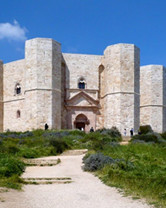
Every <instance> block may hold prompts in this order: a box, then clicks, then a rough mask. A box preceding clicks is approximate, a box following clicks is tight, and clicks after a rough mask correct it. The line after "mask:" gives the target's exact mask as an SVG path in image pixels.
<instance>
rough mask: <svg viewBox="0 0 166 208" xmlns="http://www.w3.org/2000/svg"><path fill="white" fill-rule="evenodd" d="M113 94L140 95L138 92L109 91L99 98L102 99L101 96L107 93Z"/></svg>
mask: <svg viewBox="0 0 166 208" xmlns="http://www.w3.org/2000/svg"><path fill="white" fill-rule="evenodd" d="M115 94H133V95H139V96H140V94H139V93H137V92H111V93H107V94H105V95H104V96H103V97H100V99H103V98H105V97H107V96H108V95H115Z"/></svg>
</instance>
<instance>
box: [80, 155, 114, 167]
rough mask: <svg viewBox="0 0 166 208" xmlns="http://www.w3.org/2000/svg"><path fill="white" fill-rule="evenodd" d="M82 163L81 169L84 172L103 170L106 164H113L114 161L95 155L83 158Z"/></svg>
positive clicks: (107, 157)
mask: <svg viewBox="0 0 166 208" xmlns="http://www.w3.org/2000/svg"><path fill="white" fill-rule="evenodd" d="M83 162H84V166H83V169H84V170H85V171H96V170H99V169H101V168H103V167H104V165H106V164H111V163H114V160H113V159H112V158H111V157H109V156H105V155H103V154H101V153H96V154H93V155H90V156H89V157H88V158H84V159H83Z"/></svg>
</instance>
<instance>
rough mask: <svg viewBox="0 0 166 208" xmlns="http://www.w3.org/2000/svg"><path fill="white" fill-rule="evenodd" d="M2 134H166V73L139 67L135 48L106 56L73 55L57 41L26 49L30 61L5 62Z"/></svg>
mask: <svg viewBox="0 0 166 208" xmlns="http://www.w3.org/2000/svg"><path fill="white" fill-rule="evenodd" d="M0 98H1V99H0V131H6V130H11V131H26V130H32V129H38V128H44V124H45V123H47V124H48V125H49V128H50V129H75V128H78V129H82V128H83V129H85V131H89V130H90V128H91V127H93V128H94V129H98V128H103V127H105V128H111V127H112V126H116V127H117V128H118V129H119V130H120V131H121V132H122V133H123V132H124V129H126V130H127V132H128V134H129V130H130V129H131V128H133V129H134V131H135V132H137V130H138V128H139V125H145V124H149V125H151V126H152V128H153V129H154V131H157V132H163V131H166V121H165V120H166V69H165V68H164V67H163V66H161V65H148V66H143V67H140V51H139V48H137V47H136V46H135V45H133V44H116V45H111V46H108V47H107V48H106V49H105V51H104V55H101V56H99V55H85V54H68V53H62V52H61V44H60V43H58V42H57V41H54V40H52V39H46V38H35V39H32V40H27V41H26V44H25V59H23V60H18V61H14V62H11V63H7V64H3V62H2V61H1V62H0Z"/></svg>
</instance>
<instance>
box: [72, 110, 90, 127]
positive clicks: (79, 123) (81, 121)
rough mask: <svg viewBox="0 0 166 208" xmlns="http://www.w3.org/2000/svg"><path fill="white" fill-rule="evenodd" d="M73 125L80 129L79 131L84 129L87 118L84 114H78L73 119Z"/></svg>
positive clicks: (87, 121) (87, 123)
mask: <svg viewBox="0 0 166 208" xmlns="http://www.w3.org/2000/svg"><path fill="white" fill-rule="evenodd" d="M74 125H75V128H76V129H80V130H81V131H85V130H86V125H89V120H88V119H87V117H86V116H85V115H84V114H82V113H81V114H79V115H78V116H77V117H76V118H75V121H74Z"/></svg>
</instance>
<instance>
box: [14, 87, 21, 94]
mask: <svg viewBox="0 0 166 208" xmlns="http://www.w3.org/2000/svg"><path fill="white" fill-rule="evenodd" d="M15 93H16V94H17V95H19V94H21V86H20V84H16V87H15Z"/></svg>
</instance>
